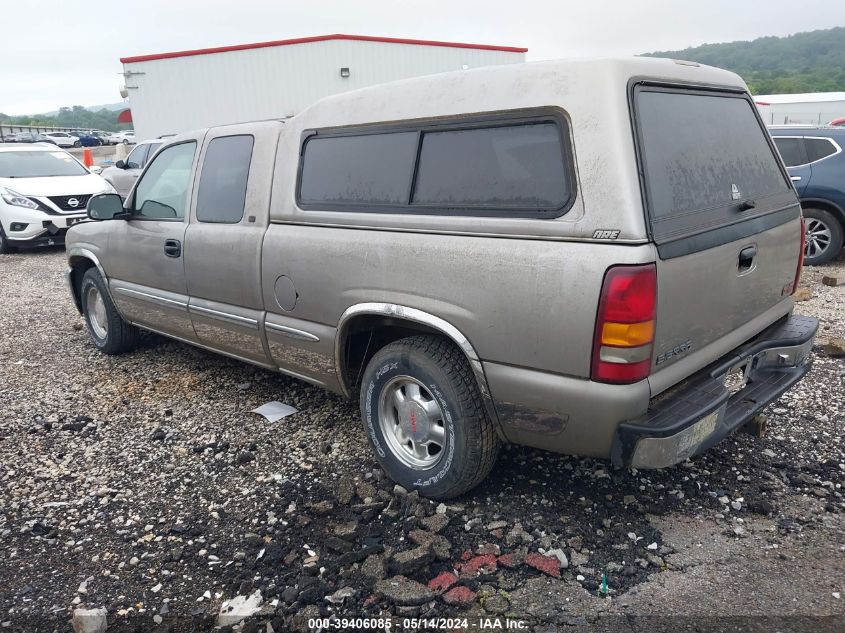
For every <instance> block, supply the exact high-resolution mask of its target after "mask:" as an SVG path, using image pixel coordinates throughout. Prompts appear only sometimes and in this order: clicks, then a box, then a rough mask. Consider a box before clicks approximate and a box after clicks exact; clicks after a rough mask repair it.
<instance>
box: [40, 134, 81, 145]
mask: <svg viewBox="0 0 845 633" xmlns="http://www.w3.org/2000/svg"><path fill="white" fill-rule="evenodd" d="M42 134H43V135H44V136H46V137H47V138H49V139H50V140H52V141H53V142H54V143H55V144H56V145H58V146H59V147H81V146H82V143H80V142H79V137H77V136H73V135H72V134H68V133H67V132H42Z"/></svg>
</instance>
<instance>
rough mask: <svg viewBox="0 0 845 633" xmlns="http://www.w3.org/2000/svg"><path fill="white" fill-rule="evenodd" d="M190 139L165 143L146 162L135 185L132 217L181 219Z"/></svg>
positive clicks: (192, 145) (193, 146) (192, 149)
mask: <svg viewBox="0 0 845 633" xmlns="http://www.w3.org/2000/svg"><path fill="white" fill-rule="evenodd" d="M196 145H197V144H196V143H195V142H194V141H191V142H188V143H180V144H179V145H172V146H171V147H165V148H164V149H163V150H161V151H160V152H159V153H158V154H156V155H155V156H154V157H153V159H152V162H150V164H149V167H147V171H145V172H144V174H143V176H141V180H139V181H138V184H137V186H136V187H135V200H134V202H133V205H132V209H133V210H132V217H133V218H138V219H153V220H181V219H182V218H184V217H185V206H186V203H187V201H188V185H189V184H190V181H191V165H192V164H193V162H194V152H195V151H196Z"/></svg>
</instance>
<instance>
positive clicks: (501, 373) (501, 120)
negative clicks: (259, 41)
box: [67, 59, 818, 498]
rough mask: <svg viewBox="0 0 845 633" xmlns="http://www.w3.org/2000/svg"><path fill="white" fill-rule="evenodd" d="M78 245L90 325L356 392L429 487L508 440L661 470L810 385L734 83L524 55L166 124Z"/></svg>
mask: <svg viewBox="0 0 845 633" xmlns="http://www.w3.org/2000/svg"><path fill="white" fill-rule="evenodd" d="M88 214H89V217H90V218H91V219H92V220H96V221H91V222H83V223H81V224H79V225H77V226H75V227H73V228H72V229H71V230H70V232H69V233H68V238H67V251H68V258H69V264H70V265H69V269H68V273H67V278H68V283H69V287H70V289H71V292H72V293H73V298H74V301H75V303H76V306H77V307H78V308H79V310H80V312H81V313H82V314H84V316H85V319H86V322H87V325H88V330H89V332H90V335H91V339H92V340H93V342H94V344H95V345H96V346H97V347H98V348H99V349H101V350H102V351H103V352H105V353H107V354H118V353H121V352H125V351H127V350H130V349H132V347H133V345H135V343H136V341H137V340H138V332H139V328H140V329H145V330H151V331H154V332H158V333H160V334H164V335H166V336H170V337H173V338H175V339H178V340H180V341H184V342H186V343H190V344H193V345H197V346H199V347H202V348H205V349H208V350H213V351H215V352H219V353H221V354H225V355H227V356H231V357H233V358H237V359H240V360H243V361H246V362H249V363H253V364H255V365H258V366H261V367H264V368H267V369H268V370H274V371H279V372H282V373H285V374H288V375H290V376H294V377H296V378H299V379H302V380H306V381H309V382H312V383H315V384H318V385H322V386H323V387H325V388H327V389H330V390H332V391H335V392H338V393H341V394H344V395H346V396H349V397H357V398H360V404H361V414H362V418H363V426H364V430H365V432H366V434H367V436H368V438H369V441H370V444H371V445H372V448H373V451H374V453H375V456H376V458H377V459H378V460H379V462H380V463H381V464H382V466H383V467H384V469H385V471H386V472H387V473H388V474H389V476H390V477H392V478H393V479H394V480H395V481H397V482H399V483H400V484H402V485H403V486H405V487H408V488H413V489H417V490H419V491H420V493H421V494H424V495H427V496H430V497H434V498H447V497H452V496H455V495H458V494H461V493H463V492H465V491H467V490H469V489H470V488H472V487H473V486H475V485H477V484H478V483H479V482H480V481H482V480H483V479H484V478H485V476H486V475H487V474H488V473H489V472H490V469H491V468H492V467H493V465H494V462H495V460H496V456H497V452H498V449H499V446H500V445H501V443H502V442H513V443H519V444H526V445H530V446H535V447H540V448H544V449H548V450H552V451H557V452H561V453H569V454H578V455H587V456H596V457H602V458H608V459H610V460H612V461H613V463H615V464H617V465H620V466H634V467H637V468H649V467H651V468H661V467H667V466H671V465H672V464H675V463H678V462H680V461H682V460H685V459H686V458H688V457H690V456H691V455H694V454H696V453H699V452H701V451H703V450H706V449H707V448H708V447H710V446H712V445H713V444H714V443H716V442H718V441H719V440H720V439H722V438H724V437H725V436H727V435H728V434H729V433H731V432H733V431H734V430H736V429H737V428H738V427H740V426H742V425H746V424H749V423H751V421H752V420H756V419H758V418H757V417H756V414H757V413H758V412H760V411H761V410H762V409H763V408H764V407H765V406H766V405H767V404H769V403H771V402H772V401H774V400H775V399H777V398H778V397H779V396H780V395H781V394H782V393H783V392H784V391H785V390H787V389H788V388H789V387H790V386H792V385H793V384H794V383H795V382H797V381H798V380H800V379H801V378H802V376H804V375H805V374H806V372H807V371H808V369H809V361H810V352H811V347H812V344H813V338H814V336H815V332H816V329H817V326H818V324H817V322H816V321H815V320H814V319H810V318H806V317H801V316H796V315H793V314H792V309H793V301H792V298H791V296H790V295H791V294H792V292H793V290H794V289H795V287H796V284H797V283H798V277H799V274H800V271H801V263H802V261H801V260H802V253H803V248H802V245H803V234H802V231H803V223H802V219H801V211H800V207H799V203H798V199H797V197H796V194H795V191H794V189H793V187H792V186H791V183H790V180H789V177H788V175H787V173H786V171H785V169H784V166H783V164H782V162H781V161H780V159H779V158H778V154H777V152H776V151H775V148H774V146H773V144H772V141H771V139H770V138H769V135H768V134H767V133H766V129H765V127H764V126H763V124H762V122H761V120H760V118H759V116H758V114H757V110H756V108H755V105H754V102H753V101H752V99H751V97H750V96H749V94H748V90H747V87H746V85H745V84H744V83H743V81H742V80H741V79H740V78H739V77H737V76H736V75H734V74H732V73H729V72H725V71H721V70H717V69H714V68H709V67H705V66H699V65H698V64H693V63H687V62H677V61H672V60H655V59H629V60H604V61H583V62H541V63H531V64H514V65H509V66H502V67H491V68H482V69H474V70H469V71H461V72H455V73H446V74H441V75H434V76H429V77H422V78H417V79H410V80H406V81H401V82H396V83H392V84H386V85H382V86H376V87H371V88H366V89H363V90H357V91H353V92H348V93H345V94H340V95H336V96H332V97H329V98H326V99H323V100H321V101H319V102H317V103H316V104H314V105H313V106H311V107H309V108H308V109H306V110H304V111H303V112H301V113H300V114H298V115H297V116H294V117H293V118H290V119H288V120H286V121H263V122H257V123H249V124H241V125H231V126H225V127H217V128H210V129H206V130H200V131H197V132H191V133H187V134H182V135H180V136H178V137H175V138H173V139H168V141H167V143H166V144H165V145H163V146H162V148H161V149H160V150H159V151H158V152H157V153H156V154H155V156H154V157H153V158H152V160H151V161H150V162H149V164H148V165H147V166H146V168H145V170H144V172H143V174H142V175H141V177H140V178H139V180H138V182H137V184H136V185H135V187H134V188H133V190H132V192H131V194H130V195H129V197H128V198H127V200H126V201H125V203H123V202H121V200H120V198H119V197H118V196H116V195H114V194H107V195H101V196H97V197H94V198H92V200H91V201H90V203H89V205H88Z"/></svg>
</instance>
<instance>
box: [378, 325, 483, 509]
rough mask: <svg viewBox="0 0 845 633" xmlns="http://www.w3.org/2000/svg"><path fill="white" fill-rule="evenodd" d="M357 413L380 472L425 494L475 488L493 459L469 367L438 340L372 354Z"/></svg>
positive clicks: (415, 340)
mask: <svg viewBox="0 0 845 633" xmlns="http://www.w3.org/2000/svg"><path fill="white" fill-rule="evenodd" d="M361 414H362V417H363V419H364V426H365V430H366V432H367V436H368V438H369V441H370V445H371V446H372V448H373V451H374V452H375V454H376V459H378V461H379V463H380V464H381V465H382V467H383V468H384V470H385V472H386V473H387V474H388V475H389V476H390V478H391V479H393V481H395V482H397V483H398V484H400V485H402V486H403V487H405V488H407V489H409V490H414V489H415V490H418V491H419V492H420V494H421V495H424V496H426V497H431V498H435V499H448V498H451V497H455V496H457V495H460V494H462V493H464V492H466V491H468V490H470V489H472V488H474V487H475V486H477V485H478V484H479V483H481V481H482V480H483V479H484V478H485V477H486V476H487V475H488V473H489V472H490V470H491V469H492V467H493V464H494V463H495V461H496V457H497V455H498V450H499V438H498V437H497V435H496V431H495V429H494V427H493V423H492V421H491V420H490V419H489V418H488V417H487V412H486V410H485V408H484V404H483V402H482V399H481V393H480V392H479V389H478V384H477V383H476V381H475V377H474V376H473V373H472V370H471V368H470V366H469V363H468V362H467V360H466V358H465V357H464V355H463V354H462V353H461V351H460V350H459V349H457V348H456V347H455V346H454V345H453V344H452V343H451V342H449V341H447V340H445V339H443V338H439V337H435V336H414V337H410V338H405V339H402V340H399V341H396V342H394V343H391V344H389V345H387V346H386V347H384V348H382V349H381V350H379V351H378V352H377V353H376V355H375V356H373V358H372V360H371V361H370V362H369V364H368V365H367V369H366V370H365V371H364V376H363V381H362V384H361Z"/></svg>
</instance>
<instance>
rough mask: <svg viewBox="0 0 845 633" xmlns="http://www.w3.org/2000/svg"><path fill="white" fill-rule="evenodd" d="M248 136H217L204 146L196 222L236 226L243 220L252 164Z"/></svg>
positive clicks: (252, 142)
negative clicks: (205, 148) (206, 146)
mask: <svg viewBox="0 0 845 633" xmlns="http://www.w3.org/2000/svg"><path fill="white" fill-rule="evenodd" d="M254 143H255V138H254V137H253V136H251V135H240V136H221V137H218V138H215V139H213V140H212V141H211V142H210V143H209V144H208V149H207V150H206V152H205V158H204V159H203V164H202V173H201V175H200V185H199V193H198V194H197V220H199V221H200V222H216V223H220V224H237V223H238V222H240V221H241V219H242V218H243V217H244V206H245V205H246V185H247V179H248V177H249V164H250V161H251V160H252V146H253V144H254Z"/></svg>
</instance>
